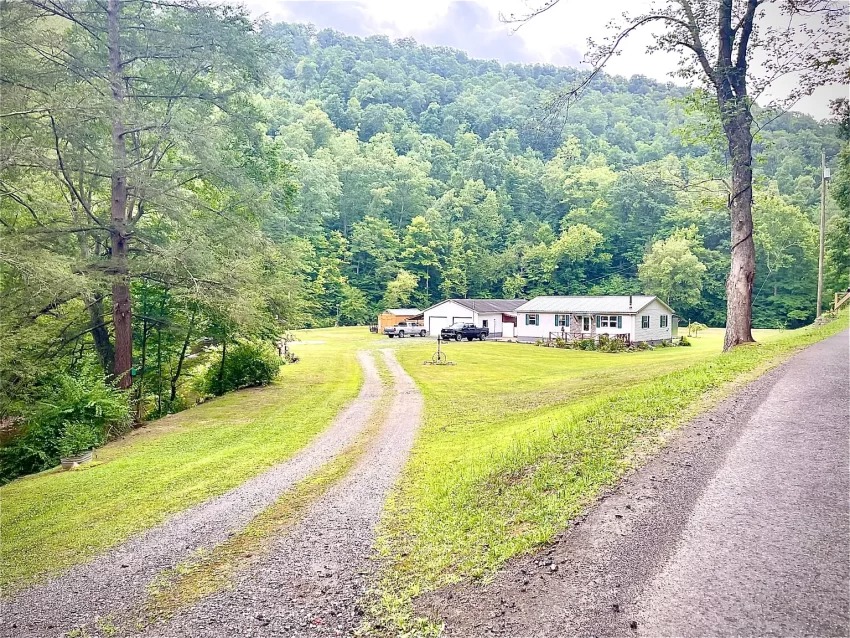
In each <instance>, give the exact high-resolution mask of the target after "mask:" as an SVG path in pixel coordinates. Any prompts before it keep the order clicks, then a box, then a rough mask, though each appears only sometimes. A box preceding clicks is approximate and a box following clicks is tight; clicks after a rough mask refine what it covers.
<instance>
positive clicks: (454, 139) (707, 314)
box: [263, 24, 844, 327]
mask: <svg viewBox="0 0 850 638" xmlns="http://www.w3.org/2000/svg"><path fill="white" fill-rule="evenodd" d="M269 34H270V35H271V36H272V37H273V38H275V39H277V40H279V41H281V42H283V43H284V44H285V45H286V47H287V49H289V50H290V51H292V53H293V55H292V56H291V57H289V58H287V59H286V61H285V62H284V63H282V64H281V65H280V67H279V69H280V74H281V76H282V77H281V79H280V80H279V81H278V82H277V83H276V85H275V87H274V88H273V89H272V90H269V91H266V92H264V98H265V100H264V105H263V106H264V108H265V109H267V110H268V112H269V113H271V114H273V115H272V116H271V121H272V122H273V125H272V129H271V131H270V134H271V135H273V136H275V138H276V139H282V140H283V142H284V148H285V150H284V151H283V152H284V155H285V158H286V159H287V161H288V162H290V163H291V165H292V166H293V167H294V168H295V173H294V179H295V180H296V181H297V182H298V184H299V192H298V195H297V198H296V204H295V209H296V218H295V220H293V222H294V225H295V226H296V227H297V228H298V231H296V232H297V233H298V234H299V235H300V236H301V237H305V238H309V240H310V254H309V256H308V257H307V259H306V263H307V264H308V265H309V277H310V279H311V281H312V282H314V285H315V286H316V288H315V290H316V300H317V303H318V305H319V308H318V309H317V310H318V311H317V312H314V313H313V314H312V315H311V318H310V321H312V322H315V323H319V324H320V323H322V322H323V321H326V320H327V319H326V318H329V319H330V320H333V321H336V320H337V315H338V316H339V320H340V321H342V322H346V323H354V322H363V321H366V320H367V319H368V318H369V317H370V316H372V315H374V313H375V311H376V310H377V309H378V308H380V307H381V306H386V305H389V306H394V305H408V304H413V305H419V306H422V307H424V306H427V305H429V304H430V303H433V302H434V301H435V300H438V299H440V298H443V297H452V296H455V297H463V296H470V297H514V296H521V297H531V296H534V295H536V294H583V293H595V294H605V293H625V292H639V291H646V292H652V293H656V294H660V295H662V296H663V297H665V298H666V299H667V300H668V301H669V302H670V303H671V304H672V305H673V306H674V307H675V308H676V309H677V310H678V311H679V312H680V313H681V315H682V316H683V317H687V318H689V319H692V320H699V321H702V322H704V323H708V324H711V325H722V324H723V322H724V319H725V317H724V314H725V300H724V281H725V277H726V274H727V272H728V254H729V242H728V234H729V231H728V219H727V214H726V198H727V187H726V184H725V182H724V180H725V179H726V175H727V173H728V170H727V167H726V166H725V165H724V157H723V154H722V152H719V145H718V136H717V135H716V133H715V129H714V127H713V125H712V123H711V122H710V121H707V120H706V119H705V118H704V117H703V116H702V113H704V112H705V111H704V110H703V109H701V108H700V101H701V99H702V96H701V95H699V94H697V95H696V96H694V95H690V96H689V94H688V92H686V91H685V90H683V89H681V88H677V87H674V86H672V85H666V86H665V85H661V84H658V83H656V82H653V81H651V80H648V79H646V78H642V77H633V78H631V79H624V78H618V77H611V76H604V77H602V78H600V79H599V80H597V81H595V82H594V84H593V85H592V88H591V90H590V91H588V92H587V93H586V95H585V96H584V97H583V98H582V99H581V100H580V101H579V102H578V103H577V104H576V105H575V106H573V107H572V108H571V109H570V110H569V111H568V112H567V113H555V114H554V116H553V113H552V112H551V111H550V110H549V109H548V108H547V105H548V103H549V101H550V100H551V98H552V96H553V95H554V94H556V93H557V91H559V90H561V89H563V88H564V87H565V86H570V85H571V84H572V83H574V82H575V80H576V77H577V71H575V70H572V69H559V68H555V67H552V66H545V65H533V66H530V65H514V64H511V65H500V64H498V63H496V62H494V61H481V60H473V59H469V58H468V57H467V56H466V55H465V54H463V53H462V52H460V51H456V50H451V49H446V48H439V47H438V48H434V47H423V46H419V45H417V44H416V43H415V42H413V41H397V42H390V41H389V40H388V39H387V38H385V37H370V38H366V39H361V38H354V37H348V36H345V35H342V34H340V33H337V32H333V31H320V32H316V31H315V30H313V29H312V28H310V27H306V26H302V25H286V24H279V25H275V26H273V27H272V28H271V29H270V30H269ZM764 119H765V120H768V119H770V118H769V117H768V115H767V114H765V117H764ZM839 146H840V142H839V140H838V138H837V135H836V127H835V126H834V125H832V124H822V123H818V122H815V121H814V120H812V119H811V118H809V117H806V116H803V115H798V114H793V113H792V114H786V115H784V116H782V117H779V118H778V119H775V120H773V121H772V122H769V123H768V124H767V125H766V126H765V127H764V128H763V129H762V130H761V131H760V133H759V136H758V146H757V148H756V157H757V162H758V163H757V174H758V180H759V181H758V192H757V197H756V202H757V203H756V212H755V215H756V224H757V235H756V242H757V247H758V251H759V254H758V259H759V263H758V273H759V274H758V279H757V282H756V291H757V297H756V303H755V310H754V317H755V318H754V322H755V324H756V326H761V327H777V326H789V327H795V326H798V325H800V324H802V323H804V322H806V321H809V320H811V319H812V318H813V316H814V297H815V288H816V272H817V251H816V241H817V236H816V235H817V228H816V223H815V222H816V220H817V214H818V213H817V206H818V204H819V185H820V153H821V151H822V150H823V151H825V152H826V154H827V158H829V159H832V158H833V157H834V156H835V155H836V153H837V152H838V149H839ZM834 270H835V269H834ZM839 279H840V282H839V281H838V280H839ZM832 283H833V284H834V285H840V286H843V285H844V278H842V277H839V276H837V275H836V276H835V277H833V282H832ZM828 288H829V287H828Z"/></svg>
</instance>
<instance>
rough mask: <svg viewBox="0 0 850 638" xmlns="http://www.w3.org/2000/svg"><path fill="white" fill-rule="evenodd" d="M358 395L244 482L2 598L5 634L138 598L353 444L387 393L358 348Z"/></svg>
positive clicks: (53, 626)
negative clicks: (296, 447)
mask: <svg viewBox="0 0 850 638" xmlns="http://www.w3.org/2000/svg"><path fill="white" fill-rule="evenodd" d="M357 358H358V361H359V363H360V365H361V367H362V368H363V372H364V383H363V387H362V388H361V390H360V393H359V395H358V396H357V398H355V399H354V400H353V401H352V402H351V403H350V404H349V405H348V406H347V407H346V408H344V409H343V411H342V412H341V413H340V414H339V415H338V416H337V418H336V419H335V420H334V422H333V423H332V424H331V426H330V427H328V428H327V429H326V430H324V431H323V432H322V433H320V434H319V435H317V436H316V437H315V438H314V439H313V440H312V441H311V442H310V443H309V444H308V445H307V446H306V447H305V448H304V449H302V450H301V451H299V452H297V453H296V454H295V456H293V457H292V458H290V459H289V460H287V461H284V462H283V463H280V464H279V465H276V466H275V467H273V468H271V469H270V470H268V471H266V472H264V473H262V474H260V475H258V476H255V477H253V478H252V479H250V480H248V481H247V482H246V483H244V484H242V485H241V486H239V487H237V488H235V489H233V490H231V491H229V492H226V493H225V494H222V495H221V496H218V497H216V498H213V499H211V500H209V501H206V502H204V503H201V504H199V505H197V506H194V507H192V508H191V509H188V510H186V511H184V512H180V513H178V514H175V515H173V516H171V517H170V518H169V519H168V520H166V521H165V522H163V523H162V524H160V525H158V526H157V527H154V528H152V529H150V530H148V531H146V532H143V533H142V534H140V535H138V536H136V537H133V538H131V539H130V540H128V541H127V542H125V543H123V544H121V545H119V546H118V547H116V548H114V549H112V550H110V551H108V552H107V553H105V554H103V555H101V556H98V557H96V558H94V559H93V560H91V561H90V562H88V563H85V564H82V565H79V566H76V567H73V568H71V569H70V570H69V571H68V572H66V573H64V574H62V575H60V576H58V577H56V578H55V579H53V580H50V581H48V582H46V583H44V584H40V585H35V586H33V587H30V588H28V589H25V590H22V591H20V592H18V593H16V594H15V595H14V596H12V597H10V598H8V599H6V600H4V601H3V605H2V607H3V618H2V625H0V627H2V635H14V636H16V637H19V638H24V637H28V636H33V637H36V636H38V637H39V638H43V637H45V636H61V635H63V634H64V633H65V632H66V631H69V630H72V629H74V628H76V627H82V626H85V625H89V624H90V623H92V622H94V621H95V619H96V618H97V617H98V616H100V617H104V616H109V615H111V614H116V613H117V614H120V613H121V612H126V611H127V610H129V609H131V608H132V607H133V606H135V605H137V604H138V603H139V602H140V601H141V600H142V599H143V596H144V593H145V591H146V588H147V586H148V585H149V584H150V583H151V581H153V580H154V579H155V578H156V576H157V575H158V574H159V573H160V572H161V571H163V570H165V569H168V568H171V567H174V566H175V565H177V564H179V563H180V562H181V561H183V560H185V559H187V558H188V557H189V556H190V555H191V554H192V553H193V552H195V551H197V550H199V549H204V548H212V547H214V546H215V545H217V544H219V543H221V542H222V541H223V540H225V539H226V538H227V537H228V536H229V535H230V534H232V533H233V532H235V531H237V530H239V529H241V528H242V527H244V526H245V525H246V524H247V523H248V522H249V521H250V520H251V519H252V518H254V517H255V516H256V515H257V514H259V513H260V512H261V511H262V510H263V509H265V508H266V507H268V506H269V505H271V504H272V503H273V502H274V501H275V500H276V499H277V498H278V497H279V496H280V495H281V494H282V493H283V492H285V491H286V490H288V489H290V488H291V487H292V486H293V485H294V484H295V483H297V482H298V481H300V480H301V479H303V478H305V477H307V476H308V475H309V474H311V473H312V472H314V471H315V470H317V469H318V468H320V467H321V466H322V465H323V464H325V463H326V462H328V461H329V460H330V459H332V458H333V457H334V456H336V455H337V454H339V453H340V452H341V451H342V450H344V449H345V448H346V447H347V446H348V445H350V444H351V443H352V442H353V441H354V439H355V438H356V436H357V435H358V434H359V433H360V432H361V431H363V429H364V428H365V427H366V426H367V425H368V423H369V420H370V418H371V416H372V414H373V413H374V412H375V409H376V407H377V405H378V401H379V399H380V397H381V394H382V386H381V380H380V378H379V376H378V373H377V369H376V367H375V361H374V359H373V358H372V356H371V355H370V354H367V353H366V352H358V353H357Z"/></svg>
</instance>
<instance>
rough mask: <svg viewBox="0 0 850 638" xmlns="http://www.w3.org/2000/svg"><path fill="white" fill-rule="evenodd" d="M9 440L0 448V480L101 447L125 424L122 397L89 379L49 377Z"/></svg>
mask: <svg viewBox="0 0 850 638" xmlns="http://www.w3.org/2000/svg"><path fill="white" fill-rule="evenodd" d="M39 393H40V394H41V398H40V400H39V401H38V402H37V403H36V404H35V405H34V406H33V408H32V410H31V411H30V412H29V413H28V414H24V415H22V416H23V419H24V425H23V427H22V428H21V429H20V431H19V432H18V434H17V435H16V436H14V437H13V438H12V439H11V441H10V442H9V443H8V444H7V445H4V446H3V447H2V448H0V482H2V483H6V482H8V481H10V480H12V479H13V478H16V477H18V476H23V475H24V474H31V473H33V472H40V471H42V470H46V469H48V468H50V467H54V466H56V465H58V463H59V457H60V456H61V455H65V454H76V453H78V452H83V451H85V450H89V449H91V448H94V447H98V446H100V445H103V444H104V443H105V442H106V441H107V440H108V439H109V438H111V437H113V436H116V435H118V434H121V433H123V432H125V431H126V430H127V428H129V426H130V422H131V414H130V402H129V398H128V396H127V394H126V393H125V392H122V391H120V390H118V389H116V388H115V387H113V386H112V385H110V384H108V383H107V382H106V381H105V380H104V379H103V378H101V377H99V376H95V375H85V374H83V375H81V376H79V377H71V376H68V375H59V376H55V377H54V378H53V379H51V380H50V381H49V382H44V383H42V384H41V385H40V386H39Z"/></svg>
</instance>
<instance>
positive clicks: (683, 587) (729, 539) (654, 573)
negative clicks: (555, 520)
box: [416, 332, 850, 638]
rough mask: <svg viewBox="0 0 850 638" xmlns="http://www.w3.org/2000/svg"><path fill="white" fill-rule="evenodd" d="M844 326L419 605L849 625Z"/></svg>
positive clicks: (558, 627)
mask: <svg viewBox="0 0 850 638" xmlns="http://www.w3.org/2000/svg"><path fill="white" fill-rule="evenodd" d="M847 338H848V335H847V333H846V332H844V333H842V334H840V335H837V336H835V337H832V338H830V339H827V340H825V341H822V342H820V343H818V344H815V345H813V346H811V347H810V348H808V349H806V350H804V351H803V352H802V353H800V354H798V355H796V356H794V357H793V358H791V359H790V360H789V361H787V362H786V363H784V364H783V365H781V366H779V367H777V368H775V369H773V370H772V371H771V372H768V373H767V374H765V375H763V376H762V377H760V378H759V379H757V380H756V381H754V382H753V383H750V384H749V385H747V386H745V387H744V388H742V389H741V390H740V391H738V392H737V393H736V394H735V395H733V396H732V397H730V398H729V399H728V400H726V401H724V402H722V403H721V404H720V405H718V406H717V407H716V408H715V409H713V410H711V411H709V412H707V413H705V414H703V415H702V416H700V417H698V418H696V419H694V420H693V421H692V422H690V423H689V424H687V425H685V426H683V427H682V428H681V429H680V430H679V431H678V432H677V434H676V435H675V436H674V437H673V438H672V439H671V441H670V442H669V444H668V445H667V447H666V448H665V449H664V450H663V451H662V452H661V453H659V455H658V456H657V457H655V458H654V459H653V460H651V461H650V462H649V463H648V464H647V465H645V466H644V467H643V468H642V469H640V470H638V471H636V472H634V473H632V474H631V475H629V476H628V477H626V478H625V479H624V480H623V481H622V483H621V484H620V485H619V486H618V487H617V488H615V489H613V490H612V491H611V492H610V493H608V494H607V495H605V496H604V497H603V499H602V500H601V502H599V503H598V504H597V505H596V506H595V507H593V508H591V509H590V510H589V511H588V512H587V513H586V515H585V516H584V517H582V518H580V519H578V520H577V521H575V522H574V523H573V524H572V525H571V526H570V528H569V529H568V530H566V531H565V532H564V533H563V534H561V535H560V536H558V537H556V538H555V539H554V540H553V542H552V543H550V544H548V545H547V546H545V547H543V548H542V549H541V550H540V551H538V552H535V553H534V554H531V555H527V556H521V557H518V558H516V559H514V560H511V561H509V562H508V563H507V564H506V565H505V567H504V568H503V569H502V570H501V571H500V572H499V573H498V574H496V576H495V577H494V579H493V582H491V583H489V584H486V585H481V584H475V583H466V584H461V585H457V586H454V587H448V588H445V589H443V590H440V591H436V592H431V593H429V594H427V595H424V596H422V597H421V598H420V599H419V600H418V601H417V602H416V608H417V611H418V613H420V614H422V615H426V616H429V617H431V618H434V619H439V620H443V621H444V622H445V623H446V628H445V635H446V636H458V637H460V636H463V637H464V638H466V637H474V636H510V637H511V638H531V637H535V638H537V637H540V638H543V637H546V638H560V637H562V636H629V637H631V636H638V635H643V636H707V635H726V636H729V635H776V636H791V635H847V631H846V628H847V626H848V624H850V596H848V591H850V582H848V580H849V579H850V558H848V557H850V542H848V537H850V525H848V521H850V511H848V501H847V493H848V491H850V485H848V473H847V467H848V464H850V458H848V450H849V449H850V446H849V445H848V443H850V441H848V438H850V434H848V430H850V422H848V412H847V397H848V394H850V389H848V351H847Z"/></svg>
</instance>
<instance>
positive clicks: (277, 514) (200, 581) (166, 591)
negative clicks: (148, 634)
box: [145, 357, 392, 621]
mask: <svg viewBox="0 0 850 638" xmlns="http://www.w3.org/2000/svg"><path fill="white" fill-rule="evenodd" d="M375 365H376V367H377V369H378V374H379V376H380V377H381V381H382V384H383V394H382V396H381V399H380V400H379V402H378V405H377V407H376V409H375V412H374V413H373V414H372V416H371V417H370V419H369V424H368V426H367V427H366V429H365V430H363V432H361V433H360V435H358V437H357V438H356V439H355V441H354V443H352V444H351V445H350V446H349V447H348V448H346V449H345V450H344V451H342V452H341V453H340V454H339V455H337V456H336V457H335V458H333V459H332V460H330V461H328V462H327V463H325V464H324V465H323V466H322V467H321V468H319V469H318V470H317V471H316V472H314V473H313V474H311V475H310V476H308V477H307V478H305V479H303V480H301V481H299V482H298V483H297V484H296V485H295V486H294V487H293V488H292V489H291V490H289V491H287V492H285V493H284V494H282V495H281V496H280V497H279V498H278V499H277V500H276V501H275V502H274V503H273V504H272V505H270V506H269V507H267V508H266V509H264V510H263V511H262V512H261V513H260V514H258V515H257V516H256V517H254V519H253V520H252V521H251V522H250V523H249V524H248V525H247V526H246V527H245V528H244V529H242V530H240V531H239V532H237V533H236V534H234V535H233V536H230V537H229V538H228V539H227V540H226V541H224V542H223V543H221V544H220V545H217V546H215V547H214V548H212V549H211V550H207V551H203V552H199V553H198V554H197V555H195V556H194V557H192V558H191V559H189V560H187V561H185V562H184V563H181V564H179V565H177V566H176V567H174V568H173V569H169V570H167V571H165V572H163V573H162V574H160V576H159V577H158V578H157V580H156V581H155V582H154V583H152V585H151V586H150V587H149V589H148V597H147V600H146V602H145V610H146V614H145V615H146V616H147V619H148V621H150V620H153V619H155V620H164V619H167V618H170V617H171V616H172V615H173V614H174V613H175V612H176V611H177V610H179V609H181V608H183V607H187V606H189V605H192V604H194V603H196V602H198V601H199V600H201V599H203V598H205V597H207V596H210V595H212V594H214V593H216V592H219V591H222V590H224V589H227V588H230V587H232V585H233V581H234V577H235V575H236V574H237V573H238V572H239V571H241V570H242V569H244V568H245V567H246V566H247V565H248V564H250V563H253V562H256V561H257V560H260V559H261V558H262V556H264V555H265V554H267V553H268V551H269V550H270V549H271V546H272V542H273V541H274V539H275V538H276V537H278V536H280V535H281V534H282V533H284V532H285V531H286V530H287V529H289V528H291V527H292V526H293V525H295V524H296V523H298V522H299V521H300V520H301V518H302V517H303V515H304V514H305V513H306V512H307V510H308V508H309V507H310V506H311V505H312V504H313V503H315V502H316V501H317V500H319V499H320V498H321V497H322V496H324V495H325V494H326V493H327V491H328V490H329V489H330V488H331V487H333V486H334V485H336V484H337V483H338V482H339V481H340V480H342V479H343V478H344V477H345V476H346V475H348V473H349V472H350V471H351V470H352V469H353V468H354V466H355V465H356V463H357V462H358V461H359V460H360V458H361V457H362V456H363V453H364V452H365V451H366V449H367V448H368V446H369V444H370V443H371V441H372V440H373V439H374V437H375V435H376V434H377V433H378V432H379V430H380V427H381V424H382V423H383V422H384V420H385V418H386V415H387V411H388V409H389V405H390V398H391V395H390V393H389V392H388V391H387V389H388V388H389V386H390V384H391V379H392V375H391V374H390V372H389V369H388V368H387V366H386V363H385V362H384V360H383V358H382V357H376V358H375Z"/></svg>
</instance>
